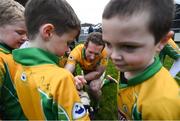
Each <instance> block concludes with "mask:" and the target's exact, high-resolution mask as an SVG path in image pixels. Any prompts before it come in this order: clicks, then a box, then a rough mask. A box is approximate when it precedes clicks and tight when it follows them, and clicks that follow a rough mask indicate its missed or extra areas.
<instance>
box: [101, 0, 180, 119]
mask: <svg viewBox="0 0 180 121" xmlns="http://www.w3.org/2000/svg"><path fill="white" fill-rule="evenodd" d="M173 10H174V3H173V0H111V1H110V2H109V3H108V4H107V6H106V7H105V10H104V12H103V20H102V30H103V39H104V40H105V41H107V43H108V46H109V48H111V50H112V54H111V58H112V61H113V63H114V64H115V66H116V68H117V69H118V70H119V71H120V72H121V74H120V80H119V84H118V95H117V96H118V100H117V102H118V119H119V120H126V119H127V120H132V119H134V120H141V119H142V120H153V119H156V120H159V119H166V120H172V119H180V110H179V109H180V90H179V86H178V84H177V83H176V81H175V80H174V79H173V77H172V76H171V75H170V74H169V72H168V71H167V70H166V69H165V68H164V67H163V66H162V65H161V63H160V61H159V59H158V57H156V56H155V55H156V53H157V52H159V51H160V50H161V49H163V47H164V45H165V44H166V43H167V41H168V39H169V38H170V37H172V35H173V33H172V32H169V30H170V26H171V21H172V18H173V13H174V11H173Z"/></svg>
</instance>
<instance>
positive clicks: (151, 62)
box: [124, 58, 155, 80]
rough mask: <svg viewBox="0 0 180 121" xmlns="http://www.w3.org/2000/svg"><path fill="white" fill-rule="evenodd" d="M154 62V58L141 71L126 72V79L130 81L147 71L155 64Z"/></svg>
mask: <svg viewBox="0 0 180 121" xmlns="http://www.w3.org/2000/svg"><path fill="white" fill-rule="evenodd" d="M154 61H155V59H154V58H153V59H152V60H151V61H150V62H149V63H148V64H147V65H146V66H145V67H144V68H141V69H139V70H133V71H127V72H124V77H125V78H126V79H128V80H129V79H131V78H133V77H135V76H136V75H138V74H139V73H142V72H143V71H144V70H146V69H147V68H148V67H149V66H150V65H151V64H153V63H154Z"/></svg>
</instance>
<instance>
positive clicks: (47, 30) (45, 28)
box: [40, 24, 54, 40]
mask: <svg viewBox="0 0 180 121" xmlns="http://www.w3.org/2000/svg"><path fill="white" fill-rule="evenodd" d="M53 32H54V25H53V24H44V25H42V27H41V28H40V34H41V36H42V38H43V39H44V40H49V38H50V37H51V36H52V34H53Z"/></svg>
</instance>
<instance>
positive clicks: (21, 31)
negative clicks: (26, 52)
mask: <svg viewBox="0 0 180 121" xmlns="http://www.w3.org/2000/svg"><path fill="white" fill-rule="evenodd" d="M16 33H17V34H19V35H25V34H26V31H23V30H17V31H16Z"/></svg>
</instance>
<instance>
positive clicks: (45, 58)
mask: <svg viewBox="0 0 180 121" xmlns="http://www.w3.org/2000/svg"><path fill="white" fill-rule="evenodd" d="M12 54H13V58H14V60H15V61H16V62H18V63H21V64H22V65H25V66H34V65H40V64H57V65H59V59H60V58H59V57H58V56H56V55H54V54H52V53H50V52H47V51H45V50H42V49H40V48H23V49H16V50H13V52H12Z"/></svg>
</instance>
